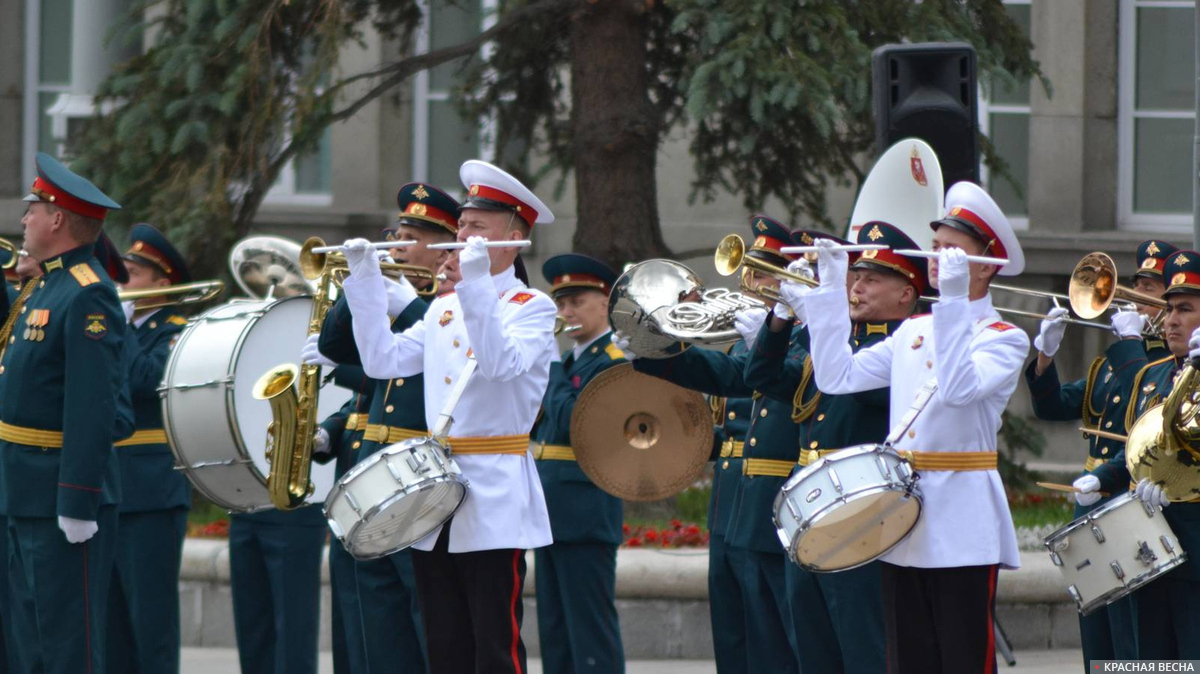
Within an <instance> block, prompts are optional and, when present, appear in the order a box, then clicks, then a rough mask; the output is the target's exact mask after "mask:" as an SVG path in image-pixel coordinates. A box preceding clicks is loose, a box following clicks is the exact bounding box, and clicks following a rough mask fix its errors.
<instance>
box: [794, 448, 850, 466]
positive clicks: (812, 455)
mask: <svg viewBox="0 0 1200 674" xmlns="http://www.w3.org/2000/svg"><path fill="white" fill-rule="evenodd" d="M838 451H841V450H838V449H805V450H801V451H800V465H801V466H811V465H812V464H814V463H816V462H817V459H820V458H823V457H826V456H829V455H830V454H833V453H834V452H838Z"/></svg>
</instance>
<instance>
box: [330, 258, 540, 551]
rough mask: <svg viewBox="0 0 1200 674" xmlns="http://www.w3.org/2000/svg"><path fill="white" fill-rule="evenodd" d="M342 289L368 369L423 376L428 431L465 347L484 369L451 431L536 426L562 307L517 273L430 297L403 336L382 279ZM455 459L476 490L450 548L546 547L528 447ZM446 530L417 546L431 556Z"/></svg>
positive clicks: (487, 432) (485, 432) (382, 374)
mask: <svg viewBox="0 0 1200 674" xmlns="http://www.w3.org/2000/svg"><path fill="white" fill-rule="evenodd" d="M343 287H344V289H345V292H346V300H347V302H349V304H350V311H351V313H352V314H353V328H354V339H355V342H356V343H357V345H358V350H359V354H360V356H361V358H362V364H363V370H364V371H365V372H366V373H367V376H369V377H374V378H376V379H391V378H393V377H411V376H413V375H415V374H418V373H424V374H425V422H426V423H427V424H428V427H429V428H431V429H432V428H434V427H435V424H436V422H437V418H438V415H439V414H441V412H442V407H443V406H444V404H445V400H446V398H447V397H448V395H449V394H450V391H451V389H453V388H454V384H455V382H457V381H458V377H459V374H461V372H462V369H463V366H464V365H466V363H467V352H468V350H470V351H472V352H473V354H474V356H475V359H476V361H477V362H478V366H477V368H476V370H475V373H474V375H473V376H472V378H471V380H470V383H468V384H467V388H466V390H464V391H463V394H462V398H460V399H459V401H458V406H457V407H456V408H455V410H454V425H453V426H452V427H451V429H450V433H449V435H450V436H451V437H496V436H505V435H527V434H528V433H529V431H530V429H531V428H533V423H534V421H535V420H536V419H537V413H538V409H539V408H540V407H541V404H542V396H543V395H544V394H545V392H546V384H547V382H548V381H549V377H550V362H551V360H552V359H553V358H554V357H555V355H556V354H557V349H556V344H555V341H554V316H555V314H556V313H557V308H556V307H555V305H554V302H553V300H551V299H550V298H549V297H547V296H546V295H545V294H544V293H541V292H539V291H537V290H532V289H529V288H526V287H525V285H524V284H523V283H521V282H520V281H519V280H518V279H517V278H516V275H515V273H514V271H513V268H512V267H509V268H508V269H507V270H505V271H503V272H501V273H500V274H497V275H495V276H492V277H484V278H481V279H475V280H473V281H470V282H460V283H459V284H458V285H457V287H456V289H455V290H456V292H454V293H450V294H447V295H443V296H441V297H439V298H437V299H436V300H434V301H433V303H432V304H431V305H430V306H429V310H428V311H427V312H425V318H424V320H423V321H422V322H420V323H417V324H415V325H413V326H412V327H410V328H409V329H408V330H405V331H404V332H402V333H399V334H392V332H391V330H390V329H389V327H388V325H389V320H388V317H387V306H386V291H385V290H384V286H383V281H382V277H378V276H374V277H365V278H360V279H355V277H354V276H353V275H351V276H349V277H347V278H346V280H345V282H344V284H343ZM451 450H452V451H453V443H451ZM454 458H455V461H457V462H458V465H459V467H460V468H461V469H462V472H463V475H465V476H466V478H467V480H468V481H469V482H470V489H469V491H468V492H467V498H466V500H465V501H464V502H463V504H462V506H461V507H460V508H459V509H458V511H457V512H456V513H455V515H454V519H453V520H452V522H451V529H450V547H449V550H450V552H473V551H478V550H496V549H501V548H521V549H530V548H538V547H542V546H545V545H550V543H551V536H550V516H549V514H548V513H547V512H546V498H545V496H544V495H543V493H542V482H541V480H540V479H539V478H538V473H537V467H536V465H535V464H534V461H533V456H531V455H530V454H529V452H528V451H526V453H525V454H524V455H516V454H469V455H468V454H460V455H455V457H454ZM440 531H441V528H440V527H439V528H438V529H437V530H435V531H434V532H433V533H431V534H430V535H429V536H426V537H425V538H424V539H422V540H421V541H418V542H417V544H416V545H415V546H414V547H415V548H417V549H418V550H432V549H433V545H434V543H435V542H436V541H437V536H438V533H439V532H440Z"/></svg>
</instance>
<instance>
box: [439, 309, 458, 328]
mask: <svg viewBox="0 0 1200 674" xmlns="http://www.w3.org/2000/svg"><path fill="white" fill-rule="evenodd" d="M452 320H454V312H453V311H450V310H449V309H447V310H445V311H443V312H442V316H441V318H439V319H438V325H440V326H442V327H443V328H444V327H446V324H447V323H449V322H450V321H452Z"/></svg>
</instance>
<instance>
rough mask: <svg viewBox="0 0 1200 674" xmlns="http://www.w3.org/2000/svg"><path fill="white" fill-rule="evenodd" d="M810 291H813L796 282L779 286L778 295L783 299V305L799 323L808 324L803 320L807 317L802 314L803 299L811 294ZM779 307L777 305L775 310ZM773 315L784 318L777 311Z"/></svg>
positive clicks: (786, 282) (785, 282) (784, 282)
mask: <svg viewBox="0 0 1200 674" xmlns="http://www.w3.org/2000/svg"><path fill="white" fill-rule="evenodd" d="M812 290H813V289H812V287H811V286H806V285H804V284H803V283H797V282H796V281H783V282H782V283H780V284H779V294H780V296H782V297H783V304H786V305H787V306H788V307H789V308H791V310H792V313H793V314H795V316H796V320H797V321H799V322H801V323H807V322H808V321H806V320H805V319H806V318H807V315H806V314H805V312H804V298H805V296H807V295H808V294H809V293H811V292H812ZM779 306H780V305H779V304H776V305H775V308H776V309H779ZM775 313H776V315H777V316H779V317H780V318H785V316H784V314H781V313H779V311H776V312H775Z"/></svg>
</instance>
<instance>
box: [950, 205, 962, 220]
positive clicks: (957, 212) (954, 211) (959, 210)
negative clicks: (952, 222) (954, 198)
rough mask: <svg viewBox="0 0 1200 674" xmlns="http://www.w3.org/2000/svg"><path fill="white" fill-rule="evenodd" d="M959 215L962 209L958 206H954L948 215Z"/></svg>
mask: <svg viewBox="0 0 1200 674" xmlns="http://www.w3.org/2000/svg"><path fill="white" fill-rule="evenodd" d="M959 213H962V209H961V208H959V207H958V206H955V207H954V208H951V209H950V215H953V216H956V217H957V216H958V214H959Z"/></svg>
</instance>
